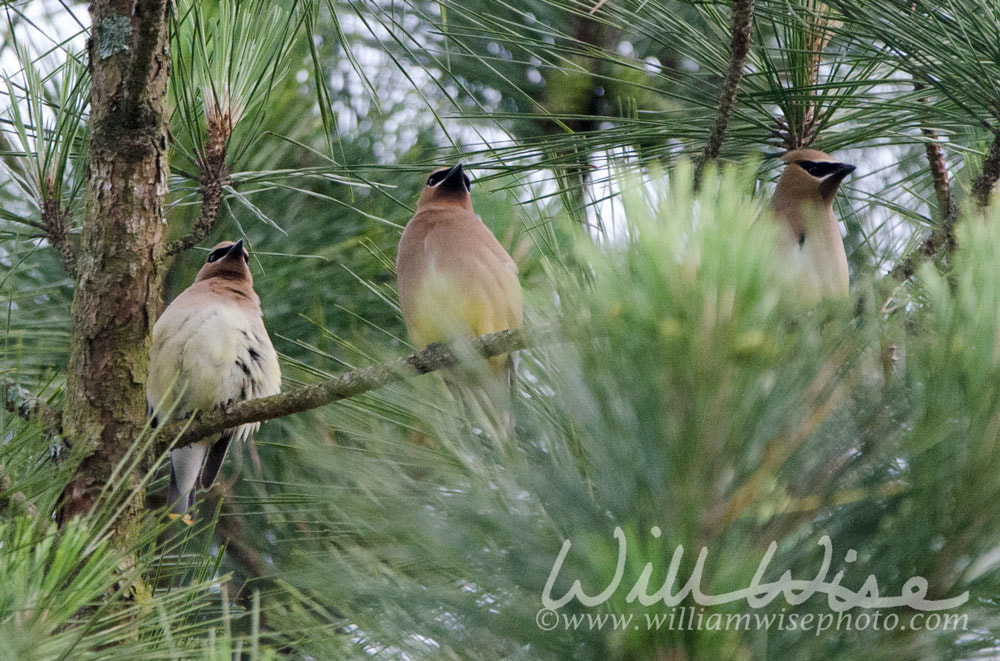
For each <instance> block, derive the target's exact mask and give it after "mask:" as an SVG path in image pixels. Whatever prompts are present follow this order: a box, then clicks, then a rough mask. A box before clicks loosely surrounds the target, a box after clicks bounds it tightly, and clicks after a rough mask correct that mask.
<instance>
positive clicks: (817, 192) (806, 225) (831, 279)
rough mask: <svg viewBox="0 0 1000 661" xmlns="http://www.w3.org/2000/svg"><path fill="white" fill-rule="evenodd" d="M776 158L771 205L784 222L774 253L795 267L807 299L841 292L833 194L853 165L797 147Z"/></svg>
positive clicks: (844, 275)
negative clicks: (780, 168)
mask: <svg viewBox="0 0 1000 661" xmlns="http://www.w3.org/2000/svg"><path fill="white" fill-rule="evenodd" d="M781 160H783V161H784V162H785V163H787V165H786V166H785V171H784V172H782V173H781V177H780V178H779V179H778V185H777V188H776V189H775V191H774V200H773V201H772V203H771V206H772V208H773V209H774V215H775V216H776V217H777V218H778V220H780V221H783V222H782V226H783V227H782V230H781V240H780V243H779V246H778V250H779V255H781V257H782V258H783V259H785V258H787V260H788V263H789V264H791V265H792V266H793V268H794V269H795V270H796V275H797V276H798V279H799V280H800V282H801V283H802V286H803V293H804V294H805V295H806V296H807V297H808V298H822V297H827V296H829V297H840V296H846V295H847V293H848V288H849V286H850V282H849V276H848V271H847V253H845V252H844V241H843V239H842V238H841V236H840V224H839V223H838V222H837V217H836V216H835V215H834V213H833V197H834V195H836V194H837V189H838V188H839V187H840V182H841V181H843V180H844V177H846V176H847V175H849V174H850V173H852V172H854V166H853V165H848V164H846V163H838V162H837V161H835V160H834V159H833V158H831V157H830V156H828V155H827V154H824V153H823V152H821V151H817V150H815V149H796V150H793V151H790V152H788V153H786V154H785V155H784V156H782V157H781Z"/></svg>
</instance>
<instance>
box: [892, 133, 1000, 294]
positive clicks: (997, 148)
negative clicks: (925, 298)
mask: <svg viewBox="0 0 1000 661" xmlns="http://www.w3.org/2000/svg"><path fill="white" fill-rule="evenodd" d="M998 179H1000V132H998V133H996V134H995V135H994V138H993V143H992V144H991V145H990V149H989V151H988V152H987V154H986V160H985V161H983V169H982V170H980V172H979V174H978V175H977V176H976V178H975V179H974V180H973V182H972V198H973V199H974V200H975V201H976V206H977V207H978V208H979V210H983V209H985V208H986V207H987V206H989V203H990V194H991V193H992V191H993V187H994V186H995V185H996V183H997V180H998ZM958 218H959V211H958V207H957V206H956V205H955V204H954V203H952V204H951V205H950V206H949V207H948V211H947V213H946V214H945V216H944V219H943V220H942V221H941V224H940V225H939V226H938V227H936V228H935V229H934V231H933V232H931V234H930V236H928V237H927V238H926V239H925V240H924V242H923V243H922V244H921V245H920V247H919V248H917V249H916V250H913V251H911V252H910V253H909V254H908V255H907V256H906V257H905V258H904V259H903V260H902V261H900V262H899V263H898V264H896V266H894V267H893V269H892V270H891V271H889V276H888V277H889V278H893V279H896V280H908V279H909V278H911V277H912V276H913V274H914V273H916V271H917V268H918V267H919V266H920V265H921V264H922V263H923V262H924V261H925V260H927V259H931V258H933V257H934V256H935V255H937V254H938V252H939V251H940V250H941V249H942V248H943V249H944V250H945V252H946V253H950V252H951V251H953V250H954V249H955V246H956V245H957V242H956V241H955V223H956V222H958Z"/></svg>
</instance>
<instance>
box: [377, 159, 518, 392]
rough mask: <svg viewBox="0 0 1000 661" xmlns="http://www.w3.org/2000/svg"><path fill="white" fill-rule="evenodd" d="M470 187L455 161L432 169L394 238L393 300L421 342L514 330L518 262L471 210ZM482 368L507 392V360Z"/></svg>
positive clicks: (412, 335) (509, 369) (509, 365)
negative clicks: (396, 284)
mask: <svg viewBox="0 0 1000 661" xmlns="http://www.w3.org/2000/svg"><path fill="white" fill-rule="evenodd" d="M471 188H472V183H471V182H470V181H469V177H468V176H466V174H465V172H464V171H463V170H462V164H461V163H459V164H458V165H456V166H455V167H453V168H443V169H440V170H437V171H435V172H434V173H432V174H431V175H430V177H429V178H428V179H427V185H426V186H425V187H424V189H423V191H422V192H421V193H420V199H419V200H418V201H417V212H416V214H414V216H413V218H411V219H410V221H409V222H408V223H407V224H406V228H405V229H404V230H403V236H402V238H401V239H400V240H399V253H398V256H397V257H396V276H397V278H398V281H399V304H400V308H401V310H402V313H403V320H404V321H405V322H406V327H407V330H408V331H409V334H410V339H411V340H413V342H414V344H416V345H418V346H420V347H424V346H426V345H428V344H431V343H434V342H443V341H450V340H455V339H459V338H471V337H474V336H477V335H483V334H485V333H493V332H496V331H501V330H506V329H508V328H520V327H521V283H520V282H519V281H518V277H517V265H516V264H515V263H514V260H513V259H511V257H510V255H509V254H507V251H506V250H504V248H503V246H501V245H500V242H499V241H497V239H496V237H494V236H493V233H492V232H490V230H489V228H488V227H486V225H484V224H483V221H482V220H480V219H479V217H478V216H477V215H476V214H475V213H474V212H473V210H472V196H471V195H470V190H471ZM489 365H490V368H491V369H492V371H493V373H494V374H495V375H496V377H497V379H498V380H501V381H502V382H504V383H505V385H506V388H507V392H508V393H509V388H510V387H512V386H513V379H514V375H513V361H512V359H511V357H510V356H509V355H500V356H495V357H493V358H490V359H489ZM447 380H448V379H446V381H447ZM494 385H495V384H494ZM493 390H494V391H496V388H495V387H494V388H493ZM453 391H454V388H453ZM503 408H506V407H503Z"/></svg>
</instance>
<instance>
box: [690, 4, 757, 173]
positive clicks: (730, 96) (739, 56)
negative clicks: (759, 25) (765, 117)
mask: <svg viewBox="0 0 1000 661" xmlns="http://www.w3.org/2000/svg"><path fill="white" fill-rule="evenodd" d="M730 25H731V31H732V35H733V36H732V42H731V43H730V54H729V70H728V71H727V72H726V82H725V84H724V85H723V88H722V95H721V97H720V98H719V109H718V110H717V111H716V114H715V125H714V126H713V127H712V132H711V133H710V134H709V136H708V142H706V143H705V149H704V151H702V153H701V155H700V156H699V157H698V163H697V165H696V166H695V172H694V182H695V188H697V187H698V184H699V183H700V182H701V175H702V173H703V172H704V170H705V166H706V165H708V163H709V161H713V160H715V159H716V158H717V157H718V156H719V151H720V150H721V149H722V143H723V141H725V139H726V129H727V128H729V120H730V118H731V117H732V114H733V106H734V105H735V104H736V95H737V94H738V93H739V91H740V81H741V80H742V79H743V69H744V68H745V67H746V60H747V54H748V53H749V52H750V31H751V29H752V25H753V0H734V2H733V9H732V18H731V22H730Z"/></svg>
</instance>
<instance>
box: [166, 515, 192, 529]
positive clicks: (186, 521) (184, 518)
mask: <svg viewBox="0 0 1000 661" xmlns="http://www.w3.org/2000/svg"><path fill="white" fill-rule="evenodd" d="M167 518H168V519H170V520H171V521H176V520H177V519H180V520H181V523H183V524H184V525H186V526H193V525H194V519H193V518H192V517H191V514H185V515H184V516H181V515H180V514H175V513H173V512H171V513H169V514H167Z"/></svg>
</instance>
